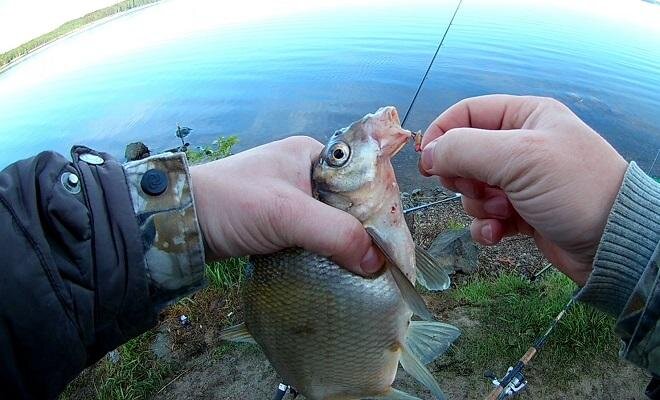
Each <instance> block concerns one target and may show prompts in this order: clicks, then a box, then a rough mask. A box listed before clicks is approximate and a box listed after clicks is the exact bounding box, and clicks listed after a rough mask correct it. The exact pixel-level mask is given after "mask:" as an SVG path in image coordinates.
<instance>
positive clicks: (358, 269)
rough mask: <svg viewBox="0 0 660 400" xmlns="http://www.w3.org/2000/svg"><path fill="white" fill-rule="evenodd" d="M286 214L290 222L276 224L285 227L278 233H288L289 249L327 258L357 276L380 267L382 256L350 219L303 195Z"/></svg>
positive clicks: (372, 271)
mask: <svg viewBox="0 0 660 400" xmlns="http://www.w3.org/2000/svg"><path fill="white" fill-rule="evenodd" d="M289 210H292V213H293V214H294V215H292V218H289V217H284V218H278V220H280V221H282V222H281V224H283V225H284V226H282V227H281V228H280V230H281V231H282V232H289V235H290V236H289V241H290V242H291V244H292V245H294V246H299V247H302V248H304V249H306V250H309V251H311V252H314V253H317V254H321V255H324V256H326V257H329V258H330V259H332V260H333V261H335V262H336V263H337V264H339V265H341V266H342V267H344V268H346V269H348V270H349V271H352V272H355V273H357V274H360V275H371V274H373V273H375V272H376V271H378V270H379V269H380V268H381V266H382V265H383V262H384V259H383V256H382V254H380V251H378V250H377V249H376V248H375V246H374V245H373V244H372V242H371V238H370V237H369V235H368V234H367V232H366V231H365V230H364V228H363V227H362V224H361V223H360V222H359V221H358V220H357V219H356V218H355V217H353V216H352V215H350V214H348V213H346V212H343V211H341V210H338V209H336V208H334V207H331V206H329V205H327V204H324V203H321V202H320V201H318V200H315V199H314V198H312V197H309V196H306V195H303V196H300V198H299V199H296V201H295V206H294V207H292V208H289Z"/></svg>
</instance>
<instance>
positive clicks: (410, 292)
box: [365, 227, 433, 321]
mask: <svg viewBox="0 0 660 400" xmlns="http://www.w3.org/2000/svg"><path fill="white" fill-rule="evenodd" d="M365 229H366V230H367V233H369V235H370V236H371V238H372V239H373V241H374V243H375V244H376V246H378V248H379V249H380V250H381V251H382V252H383V255H385V258H386V259H387V269H388V270H389V271H390V272H391V273H392V277H393V278H394V282H396V285H397V287H398V288H399V291H400V292H401V296H402V297H403V300H404V301H405V302H406V304H408V307H410V309H411V310H412V312H413V313H414V314H416V315H418V316H419V317H421V318H423V319H425V320H428V321H432V320H433V315H432V314H431V312H430V311H429V309H428V308H427V307H426V303H424V299H422V296H420V295H419V293H417V291H416V290H415V286H413V284H412V282H410V280H409V279H408V278H407V277H406V275H404V273H403V272H401V269H400V268H399V267H398V266H397V265H396V263H395V262H394V260H392V258H391V257H390V256H389V254H387V252H386V251H385V246H384V241H383V239H382V238H381V236H380V235H379V234H378V232H377V231H376V230H375V229H373V228H371V227H367V228H365Z"/></svg>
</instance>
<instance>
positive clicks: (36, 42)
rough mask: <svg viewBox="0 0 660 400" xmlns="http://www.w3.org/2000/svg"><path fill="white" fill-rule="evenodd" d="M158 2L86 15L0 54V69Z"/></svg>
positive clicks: (134, 1) (132, 1) (128, 2)
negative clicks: (100, 23) (101, 22)
mask: <svg viewBox="0 0 660 400" xmlns="http://www.w3.org/2000/svg"><path fill="white" fill-rule="evenodd" d="M157 1H159V0H125V1H122V2H119V3H117V4H113V5H111V6H108V7H105V8H101V9H100V10H96V11H93V12H91V13H89V14H85V15H84V16H82V17H80V18H76V19H74V20H71V21H68V22H65V23H64V24H62V25H60V26H59V27H57V28H55V29H53V30H52V31H50V32H48V33H45V34H43V35H41V36H38V37H36V38H34V39H32V40H30V41H28V42H26V43H23V44H22V45H20V46H18V47H16V48H14V49H11V50H8V51H6V52H4V53H2V54H0V68H2V67H3V66H5V65H7V64H9V63H10V62H12V61H13V60H15V59H17V58H19V57H22V56H24V55H26V54H28V53H29V52H31V51H33V50H35V49H37V48H39V47H41V46H43V45H45V44H48V43H50V42H52V41H54V40H57V39H59V38H61V37H62V36H65V35H67V34H69V33H71V32H73V31H75V30H76V29H79V28H81V27H83V26H85V25H88V24H90V23H92V22H95V21H98V20H100V19H103V18H106V17H109V16H111V15H114V14H118V13H120V12H123V11H127V10H130V9H131V8H135V7H139V6H143V5H147V4H151V3H155V2H157Z"/></svg>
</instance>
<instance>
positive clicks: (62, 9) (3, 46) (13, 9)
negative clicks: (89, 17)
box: [0, 0, 118, 53]
mask: <svg viewBox="0 0 660 400" xmlns="http://www.w3.org/2000/svg"><path fill="white" fill-rule="evenodd" d="M117 2H118V1H117V0H57V1H52V0H0V53H3V52H5V51H7V50H11V49H13V48H14V47H16V46H19V45H20V44H22V43H25V42H27V41H28V40H30V39H33V38H35V37H37V36H39V35H42V34H44V33H46V32H50V31H51V30H53V29H55V28H57V27H58V26H60V25H62V24H63V23H65V22H66V21H69V20H72V19H75V18H78V17H82V16H83V15H85V14H87V13H89V12H92V11H94V10H98V9H99V8H103V7H107V6H109V5H111V4H114V3H117Z"/></svg>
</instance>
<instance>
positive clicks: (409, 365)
mask: <svg viewBox="0 0 660 400" xmlns="http://www.w3.org/2000/svg"><path fill="white" fill-rule="evenodd" d="M399 362H400V363H401V366H402V367H403V369H404V370H406V372H407V373H409V374H410V375H411V376H412V377H413V378H415V379H416V380H417V381H418V382H419V383H421V384H422V385H424V386H426V388H427V389H429V390H430V391H431V393H433V396H434V397H435V398H436V399H438V400H445V394H444V393H443V392H442V389H440V385H439V384H438V381H436V380H435V377H433V375H432V374H431V371H429V370H428V368H426V366H425V365H424V364H422V362H421V361H420V360H419V358H417V357H416V356H415V355H414V354H413V353H412V352H411V351H410V349H408V346H407V345H404V346H403V348H402V350H401V359H400V360H399Z"/></svg>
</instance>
